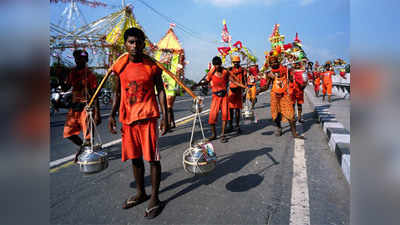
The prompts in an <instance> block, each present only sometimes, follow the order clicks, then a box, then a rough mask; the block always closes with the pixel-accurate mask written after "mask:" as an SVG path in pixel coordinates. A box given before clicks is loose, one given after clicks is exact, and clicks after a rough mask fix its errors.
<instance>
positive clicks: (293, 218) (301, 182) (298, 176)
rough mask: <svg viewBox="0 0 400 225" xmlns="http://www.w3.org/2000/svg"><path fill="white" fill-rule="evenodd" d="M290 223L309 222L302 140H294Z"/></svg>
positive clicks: (301, 223)
mask: <svg viewBox="0 0 400 225" xmlns="http://www.w3.org/2000/svg"><path fill="white" fill-rule="evenodd" d="M290 224H291V225H306V224H308V225H309V224H310V207H309V196H308V182H307V166H306V159H305V151H304V140H302V139H297V138H296V139H295V140H294V156H293V177H292V198H291V203H290Z"/></svg>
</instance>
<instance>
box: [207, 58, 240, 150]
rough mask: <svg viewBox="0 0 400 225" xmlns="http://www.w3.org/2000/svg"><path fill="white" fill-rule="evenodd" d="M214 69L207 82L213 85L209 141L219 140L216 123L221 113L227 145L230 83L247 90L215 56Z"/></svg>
mask: <svg viewBox="0 0 400 225" xmlns="http://www.w3.org/2000/svg"><path fill="white" fill-rule="evenodd" d="M212 64H213V67H212V68H211V70H210V71H209V72H208V74H207V78H206V81H205V82H208V83H210V84H211V90H212V99H211V107H210V114H209V118H208V124H210V127H211V132H212V136H211V137H210V138H208V140H209V141H211V140H215V139H216V138H217V134H216V130H215V123H216V122H217V118H218V113H219V111H221V119H222V130H221V142H222V143H226V142H227V141H228V140H227V139H226V138H225V126H226V121H228V120H229V117H230V115H229V102H228V101H229V100H228V95H227V87H228V81H231V82H232V83H234V84H236V85H237V86H239V87H242V88H246V86H244V85H243V84H241V83H240V81H237V80H236V79H235V77H234V75H232V74H231V72H229V71H228V70H227V69H225V68H223V67H222V60H221V58H220V57H218V56H215V57H214V58H213V59H212Z"/></svg>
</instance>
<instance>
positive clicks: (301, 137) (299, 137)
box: [294, 135, 306, 140]
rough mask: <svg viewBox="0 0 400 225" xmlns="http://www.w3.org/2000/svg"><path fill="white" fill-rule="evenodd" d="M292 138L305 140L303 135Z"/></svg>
mask: <svg viewBox="0 0 400 225" xmlns="http://www.w3.org/2000/svg"><path fill="white" fill-rule="evenodd" d="M294 138H297V139H303V140H305V139H306V138H305V137H304V136H302V135H297V136H296V137H294Z"/></svg>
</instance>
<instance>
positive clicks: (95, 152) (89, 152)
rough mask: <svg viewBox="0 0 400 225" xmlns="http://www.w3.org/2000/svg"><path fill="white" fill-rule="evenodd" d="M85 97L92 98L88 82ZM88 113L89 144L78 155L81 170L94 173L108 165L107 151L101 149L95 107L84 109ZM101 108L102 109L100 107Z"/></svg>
mask: <svg viewBox="0 0 400 225" xmlns="http://www.w3.org/2000/svg"><path fill="white" fill-rule="evenodd" d="M87 76H88V75H87V70H86V73H85V79H86V80H87ZM85 97H86V98H87V99H90V96H89V92H88V87H87V83H86V84H85ZM84 110H85V111H86V113H87V129H88V131H89V133H90V139H89V140H90V142H89V145H84V146H83V147H82V148H84V149H83V152H82V153H81V154H80V155H79V156H78V161H77V164H78V165H79V170H80V172H82V173H85V174H92V173H97V172H100V171H102V170H104V169H106V168H107V167H108V157H107V153H106V152H103V151H100V149H101V145H102V140H101V137H100V134H99V132H98V131H97V128H96V123H95V121H94V119H93V107H91V106H89V105H88V104H87V105H86V106H85V109H84ZM98 110H100V109H98ZM95 134H96V136H97V140H98V142H97V143H95V138H94V135H95Z"/></svg>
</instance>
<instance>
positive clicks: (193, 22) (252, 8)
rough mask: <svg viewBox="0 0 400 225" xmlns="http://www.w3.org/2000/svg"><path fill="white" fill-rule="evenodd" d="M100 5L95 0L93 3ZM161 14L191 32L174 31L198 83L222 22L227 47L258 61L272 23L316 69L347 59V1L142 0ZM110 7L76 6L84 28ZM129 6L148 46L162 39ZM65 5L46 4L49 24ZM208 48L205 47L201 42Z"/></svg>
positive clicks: (153, 22)
mask: <svg viewBox="0 0 400 225" xmlns="http://www.w3.org/2000/svg"><path fill="white" fill-rule="evenodd" d="M99 1H101V0H99ZM144 1H145V2H146V3H147V4H149V5H150V6H151V7H153V8H155V9H156V10H158V11H160V12H161V13H162V14H164V15H166V16H168V17H170V18H173V19H174V20H176V21H177V22H178V23H180V24H182V25H184V26H185V27H188V28H189V29H191V30H193V31H195V32H196V33H197V34H196V35H195V36H196V37H199V38H201V40H199V39H198V38H194V37H192V36H191V35H188V34H187V33H185V32H183V31H182V30H180V29H178V28H175V32H176V34H177V36H178V38H179V39H180V42H181V43H182V45H183V47H184V48H185V53H186V59H187V60H188V61H189V64H188V65H187V67H186V74H185V75H186V77H188V78H189V79H194V80H199V79H200V78H201V77H202V75H203V71H204V69H206V68H207V64H208V62H209V61H210V60H211V58H212V57H213V56H215V55H217V47H222V46H224V44H222V43H219V44H211V43H210V42H212V41H220V39H221V30H222V20H223V19H226V21H227V25H228V30H229V32H230V34H231V36H232V40H233V41H238V40H240V41H242V43H243V44H244V46H246V47H248V48H249V49H251V50H252V51H253V52H254V53H255V54H256V56H257V58H258V59H259V61H258V63H259V64H262V63H263V61H264V51H266V50H270V43H269V41H268V37H269V35H270V34H271V32H272V29H273V26H274V24H275V23H279V24H280V32H281V34H283V35H285V42H286V43H288V42H292V41H293V39H294V37H295V34H296V32H298V33H299V38H300V39H301V40H302V42H303V47H304V50H305V51H306V53H307V55H308V57H309V58H310V59H311V60H313V61H315V60H318V61H319V62H320V63H321V62H325V61H326V60H328V59H335V58H337V57H341V58H343V59H345V60H346V61H347V62H349V57H350V53H349V51H350V15H349V13H350V11H349V10H350V2H349V1H348V0H334V1H323V0H144ZM103 2H105V3H107V4H109V5H111V6H114V7H107V8H102V7H98V8H90V7H87V6H83V5H79V7H80V9H81V11H82V13H83V14H84V16H85V18H86V20H87V21H88V22H92V21H94V20H96V19H99V18H101V17H103V16H106V15H108V14H109V13H111V12H114V11H116V10H119V8H118V7H119V6H120V5H121V0H103ZM126 3H127V4H132V5H133V6H134V9H133V12H134V14H135V17H136V19H137V20H138V22H139V23H140V24H141V25H142V27H143V28H144V30H145V32H146V34H147V36H148V37H149V38H150V40H151V41H152V42H157V41H158V40H159V39H160V38H162V36H163V35H164V34H165V32H166V31H167V29H168V27H169V22H168V21H166V20H165V19H163V18H162V17H160V16H159V15H157V14H155V13H154V12H153V11H151V10H150V9H149V8H147V7H146V6H145V5H144V4H142V3H141V2H140V1H138V0H126ZM64 8H65V4H62V3H59V4H51V12H50V21H51V22H54V23H57V22H58V20H59V16H60V14H61V13H62V11H63V9H64ZM205 40H207V41H210V42H207V41H205Z"/></svg>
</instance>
